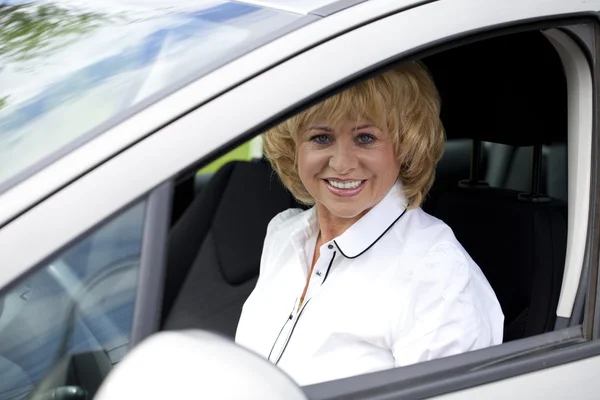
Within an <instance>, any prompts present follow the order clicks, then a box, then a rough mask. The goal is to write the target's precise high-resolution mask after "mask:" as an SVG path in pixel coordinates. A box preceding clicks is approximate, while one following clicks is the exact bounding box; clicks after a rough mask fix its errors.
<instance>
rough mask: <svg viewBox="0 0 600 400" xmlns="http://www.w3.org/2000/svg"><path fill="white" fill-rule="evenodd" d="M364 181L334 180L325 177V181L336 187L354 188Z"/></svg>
mask: <svg viewBox="0 0 600 400" xmlns="http://www.w3.org/2000/svg"><path fill="white" fill-rule="evenodd" d="M363 182H364V181H336V180H334V179H327V183H329V184H330V185H331V186H333V187H335V188H338V189H356V188H357V187H359V186H360V185H361V183H363Z"/></svg>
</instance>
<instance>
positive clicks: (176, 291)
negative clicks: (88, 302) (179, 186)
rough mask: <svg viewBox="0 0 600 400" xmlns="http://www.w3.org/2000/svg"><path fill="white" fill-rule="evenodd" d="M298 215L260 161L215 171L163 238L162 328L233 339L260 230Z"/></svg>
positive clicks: (254, 271)
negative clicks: (284, 215)
mask: <svg viewBox="0 0 600 400" xmlns="http://www.w3.org/2000/svg"><path fill="white" fill-rule="evenodd" d="M290 207H299V205H298V204H297V203H296V202H295V200H294V198H293V197H292V195H291V194H290V193H289V192H288V191H287V190H286V189H285V188H284V187H283V186H282V185H281V183H280V181H279V179H278V178H277V176H276V175H275V174H274V173H273V172H272V170H271V167H270V166H269V165H268V163H266V162H264V161H258V160H257V161H251V162H243V161H233V162H230V163H228V164H225V165H224V166H223V167H221V168H220V169H219V170H218V171H217V172H216V173H215V175H214V176H213V178H212V179H211V180H210V182H209V183H208V184H207V186H206V187H205V189H204V190H203V191H202V193H201V194H200V195H199V196H198V197H197V198H196V199H194V200H193V201H192V203H191V204H190V206H189V207H188V208H187V210H186V211H185V212H184V213H183V215H182V216H181V218H180V219H179V220H178V221H177V223H176V224H175V225H174V226H173V228H172V230H171V233H170V237H169V252H168V260H167V277H166V284H165V295H164V301H163V305H164V306H163V328H164V329H186V328H202V329H206V330H211V331H215V332H219V333H222V334H224V335H227V336H229V337H233V336H234V334H235V330H236V327H237V323H238V320H239V317H240V314H241V311H242V306H243V304H244V302H245V301H246V298H247V297H248V296H249V295H250V293H251V292H252V290H253V289H254V286H255V284H256V280H257V278H258V271H259V266H260V265H259V264H260V256H261V252H262V245H263V240H264V237H265V233H266V231H267V225H268V223H269V221H270V220H271V218H273V217H274V216H275V215H276V214H277V213H279V212H281V211H283V210H286V209H288V208H290Z"/></svg>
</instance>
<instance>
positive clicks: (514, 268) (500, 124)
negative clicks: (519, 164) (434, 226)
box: [427, 32, 567, 341]
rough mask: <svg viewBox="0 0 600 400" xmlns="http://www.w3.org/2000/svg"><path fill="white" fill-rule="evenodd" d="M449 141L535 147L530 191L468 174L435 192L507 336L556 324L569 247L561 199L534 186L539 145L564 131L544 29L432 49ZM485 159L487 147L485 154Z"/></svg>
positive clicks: (562, 87) (558, 74) (475, 170)
mask: <svg viewBox="0 0 600 400" xmlns="http://www.w3.org/2000/svg"><path fill="white" fill-rule="evenodd" d="M427 65H428V67H429V69H430V71H431V73H432V75H433V77H434V79H435V80H436V83H438V82H439V84H438V89H439V91H440V96H441V99H442V104H443V105H442V119H443V122H444V126H445V128H446V132H447V136H448V138H470V139H473V141H474V144H475V145H474V149H475V150H474V151H475V156H477V155H478V151H479V149H480V147H481V146H480V144H481V143H482V142H483V141H486V142H492V143H500V144H505V145H510V146H516V147H523V146H533V147H534V148H535V149H536V151H535V152H533V153H534V154H533V155H532V157H531V158H530V159H529V162H530V163H531V165H532V168H531V170H532V171H533V173H534V174H535V176H536V177H535V178H533V179H532V180H531V182H532V186H531V190H530V192H531V193H530V194H524V193H522V192H520V191H516V190H510V189H504V188H492V187H490V186H489V185H487V184H486V183H485V182H482V181H480V177H481V176H482V174H481V170H480V168H479V165H478V162H477V160H478V158H477V157H474V158H473V160H474V162H473V163H472V168H471V173H472V175H471V177H470V179H468V180H466V181H463V182H461V184H460V185H456V186H455V187H453V188H451V189H448V190H445V191H442V192H441V193H438V197H437V199H436V202H435V204H434V206H433V207H432V208H431V209H430V212H431V213H432V214H433V215H435V216H437V217H438V218H440V219H442V220H443V221H445V222H446V223H447V224H448V225H449V226H450V227H451V228H452V229H453V231H454V233H455V235H456V237H457V239H458V240H459V241H460V242H461V243H462V245H463V246H464V247H465V249H466V250H467V251H468V252H469V254H470V255H471V256H472V258H473V259H474V260H475V262H477V264H478V265H479V266H480V267H481V269H482V271H483V273H484V274H485V275H486V277H487V279H488V280H489V282H490V284H491V285H492V287H493V289H494V290H495V292H496V295H497V297H498V300H499V301H500V304H501V306H502V309H503V311H504V314H505V332H504V338H505V341H509V340H513V339H517V338H522V337H526V336H530V335H535V334H539V333H543V332H546V331H549V330H552V329H553V328H554V322H555V318H556V307H557V303H558V297H559V293H560V287H561V282H562V275H563V269H564V262H565V253H566V237H567V206H566V203H565V202H564V201H561V200H557V199H552V198H550V197H547V196H545V195H544V194H543V193H541V192H540V187H541V183H540V176H541V172H542V171H541V169H542V153H541V150H542V146H543V144H544V143H546V142H549V141H553V140H561V139H564V137H566V134H567V104H566V101H567V92H566V82H565V77H564V73H563V70H562V65H561V62H560V59H559V57H558V54H557V53H556V51H555V50H554V48H553V47H552V45H551V44H550V43H549V42H548V41H547V39H546V38H545V37H544V36H543V35H542V34H541V33H540V32H528V33H522V34H514V35H510V36H504V37H500V38H495V39H491V40H487V41H484V42H479V43H475V44H472V45H469V46H463V47H461V48H457V49H455V50H453V51H449V52H447V53H443V54H440V55H438V56H432V57H431V58H430V59H429V60H428V61H427ZM488 157H489V158H490V159H491V158H492V157H491V154H490V155H488Z"/></svg>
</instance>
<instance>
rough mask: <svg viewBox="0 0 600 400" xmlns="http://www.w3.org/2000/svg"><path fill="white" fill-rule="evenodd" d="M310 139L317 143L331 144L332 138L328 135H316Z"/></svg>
mask: <svg viewBox="0 0 600 400" xmlns="http://www.w3.org/2000/svg"><path fill="white" fill-rule="evenodd" d="M310 140H311V141H312V142H314V143H316V144H329V141H330V138H329V136H327V135H315V136H313V137H312V138H311V139H310Z"/></svg>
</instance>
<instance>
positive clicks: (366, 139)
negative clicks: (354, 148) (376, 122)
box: [356, 133, 375, 144]
mask: <svg viewBox="0 0 600 400" xmlns="http://www.w3.org/2000/svg"><path fill="white" fill-rule="evenodd" d="M356 141H357V142H358V144H372V143H374V142H375V136H373V135H371V134H370V133H361V134H359V135H358V136H357V137H356Z"/></svg>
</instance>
